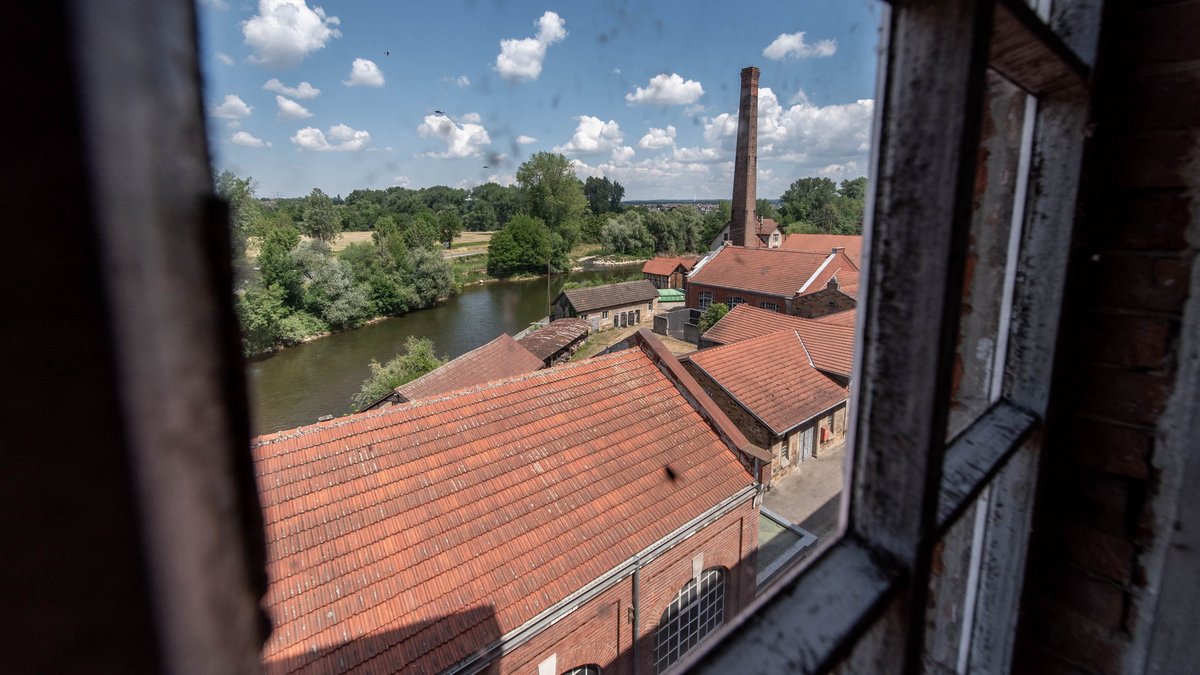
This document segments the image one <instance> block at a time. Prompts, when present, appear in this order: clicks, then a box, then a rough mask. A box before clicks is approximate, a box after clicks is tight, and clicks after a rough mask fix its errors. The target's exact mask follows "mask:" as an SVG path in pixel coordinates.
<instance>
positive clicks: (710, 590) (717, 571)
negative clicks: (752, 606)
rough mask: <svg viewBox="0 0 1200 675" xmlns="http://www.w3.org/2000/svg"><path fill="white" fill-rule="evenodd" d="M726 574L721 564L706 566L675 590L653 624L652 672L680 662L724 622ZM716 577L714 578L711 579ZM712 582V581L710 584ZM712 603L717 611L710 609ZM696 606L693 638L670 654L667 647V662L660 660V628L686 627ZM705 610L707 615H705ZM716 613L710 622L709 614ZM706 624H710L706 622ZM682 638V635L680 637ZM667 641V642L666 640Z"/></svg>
mask: <svg viewBox="0 0 1200 675" xmlns="http://www.w3.org/2000/svg"><path fill="white" fill-rule="evenodd" d="M727 576H728V570H726V569H725V568H724V567H709V568H706V569H705V570H704V571H702V572H701V573H700V575H699V576H698V577H696V578H693V579H689V580H688V581H687V583H685V584H684V585H683V586H682V587H680V588H679V590H678V591H676V592H675V597H673V598H671V601H670V602H668V603H667V606H666V608H664V609H663V611H662V614H660V615H659V619H658V625H657V626H655V628H654V672H655V673H664V672H668V671H670V669H671V668H672V667H673V666H674V665H675V664H676V663H679V662H680V661H681V660H682V659H683V658H684V657H686V656H687V655H688V654H689V653H690V652H692V651H694V650H695V649H696V648H697V647H699V646H700V645H702V644H704V639H705V638H706V637H708V635H709V634H711V633H712V632H713V631H715V630H717V629H719V628H720V627H721V624H723V623H724V622H725V609H726V607H725V606H726V605H727V604H728V593H727V591H726V586H725V578H726V577H727ZM711 579H715V581H710V580H711ZM710 584H711V585H710ZM693 591H694V593H695V595H694V596H693V597H691V599H689V600H688V601H687V603H686V604H679V603H681V601H683V600H684V599H685V598H687V597H688V595H689V594H691V593H693ZM714 606H715V608H716V611H715V612H712V611H711V610H712V608H713V607H714ZM693 608H695V610H696V633H695V638H694V639H695V642H694V643H693V644H692V645H691V646H690V647H687V648H686V649H683V650H682V651H680V652H679V653H678V654H676V655H675V657H674V658H673V659H672V658H670V652H671V650H670V649H669V648H668V649H667V650H666V651H667V656H666V663H663V661H664V657H663V656H662V655H660V652H661V651H662V639H663V631H664V630H667V631H670V630H671V629H672V628H674V629H675V630H676V632H682V631H684V630H687V629H688V627H689V626H690V625H691V623H692V622H690V621H687V617H688V612H690V611H692V609H693ZM672 609H674V610H675V614H674V615H673V616H671V617H669V618H668V614H670V613H671V610H672ZM706 612H707V613H708V617H709V618H708V619H705V618H704V617H705V615H706ZM714 615H715V617H716V621H715V623H713V621H712V618H713V616H714ZM708 624H712V625H711V626H709V625H708ZM686 639H688V640H691V639H692V637H691V635H688V636H686ZM679 642H683V638H681V639H680V640H679ZM668 644H669V642H668Z"/></svg>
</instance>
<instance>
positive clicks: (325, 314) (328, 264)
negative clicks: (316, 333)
mask: <svg viewBox="0 0 1200 675" xmlns="http://www.w3.org/2000/svg"><path fill="white" fill-rule="evenodd" d="M292 261H293V262H294V263H295V264H296V267H297V268H298V269H299V270H300V273H301V275H302V276H303V277H304V279H305V283H304V289H303V291H302V294H301V295H302V304H303V307H304V309H305V310H306V311H308V312H309V313H311V314H313V315H314V316H318V317H320V318H321V319H322V320H323V321H325V322H326V323H328V324H329V325H330V326H332V327H333V328H355V327H357V326H359V325H360V324H362V322H363V321H365V320H367V319H368V318H370V317H371V313H372V312H371V310H372V309H373V307H372V304H371V296H370V293H369V292H368V289H367V287H366V285H364V284H360V283H355V280H354V279H353V277H352V274H351V270H350V266H349V265H348V264H346V263H345V262H343V261H342V260H339V259H337V258H334V257H333V256H332V255H330V252H329V247H328V246H327V245H326V244H325V243H324V242H322V241H320V240H315V241H309V242H303V243H301V244H300V245H299V246H297V247H296V249H295V250H294V251H292Z"/></svg>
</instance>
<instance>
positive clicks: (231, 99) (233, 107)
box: [212, 94, 253, 120]
mask: <svg viewBox="0 0 1200 675" xmlns="http://www.w3.org/2000/svg"><path fill="white" fill-rule="evenodd" d="M251 110H253V108H251V107H250V106H248V105H246V102H245V101H243V100H242V98H241V97H240V96H235V95H233V94H226V95H225V100H224V101H223V102H222V103H221V104H220V105H216V106H213V109H212V116H213V117H219V118H221V119H223V120H236V119H241V118H243V117H249V116H250V111H251Z"/></svg>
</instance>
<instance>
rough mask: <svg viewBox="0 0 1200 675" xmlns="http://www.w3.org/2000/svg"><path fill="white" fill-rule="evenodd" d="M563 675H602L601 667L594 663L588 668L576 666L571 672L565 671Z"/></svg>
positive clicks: (587, 666)
mask: <svg viewBox="0 0 1200 675" xmlns="http://www.w3.org/2000/svg"><path fill="white" fill-rule="evenodd" d="M562 675H600V666H597V665H596V664H594V663H591V664H588V665H586V666H575V667H574V668H572V669H570V670H564V671H563V672H562Z"/></svg>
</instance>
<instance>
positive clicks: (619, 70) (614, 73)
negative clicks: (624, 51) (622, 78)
mask: <svg viewBox="0 0 1200 675" xmlns="http://www.w3.org/2000/svg"><path fill="white" fill-rule="evenodd" d="M612 72H613V75H620V74H621V69H620V68H613V69H612Z"/></svg>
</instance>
